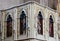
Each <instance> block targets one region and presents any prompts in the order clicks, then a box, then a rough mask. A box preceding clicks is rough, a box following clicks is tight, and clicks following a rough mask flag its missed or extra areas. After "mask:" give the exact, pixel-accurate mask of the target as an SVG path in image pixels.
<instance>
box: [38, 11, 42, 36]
mask: <svg viewBox="0 0 60 41" xmlns="http://www.w3.org/2000/svg"><path fill="white" fill-rule="evenodd" d="M37 19H38V22H37V28H38V34H41V35H43V16H42V14H41V12H39V14H38V17H37Z"/></svg>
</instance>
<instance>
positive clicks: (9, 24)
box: [6, 15, 12, 37]
mask: <svg viewBox="0 0 60 41" xmlns="http://www.w3.org/2000/svg"><path fill="white" fill-rule="evenodd" d="M6 34H7V37H10V36H12V17H11V15H8V16H7V33H6Z"/></svg>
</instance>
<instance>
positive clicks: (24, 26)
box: [20, 11, 26, 35]
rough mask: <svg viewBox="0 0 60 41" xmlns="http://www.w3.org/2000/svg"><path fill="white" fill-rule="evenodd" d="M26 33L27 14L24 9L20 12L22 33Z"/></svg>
mask: <svg viewBox="0 0 60 41" xmlns="http://www.w3.org/2000/svg"><path fill="white" fill-rule="evenodd" d="M23 33H26V14H25V12H24V11H22V12H21V14H20V34H21V35H22V34H23Z"/></svg>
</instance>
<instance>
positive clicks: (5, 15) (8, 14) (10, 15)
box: [5, 12, 13, 21]
mask: <svg viewBox="0 0 60 41" xmlns="http://www.w3.org/2000/svg"><path fill="white" fill-rule="evenodd" d="M9 15H10V16H11V17H12V19H13V16H12V13H9V12H7V14H6V15H5V21H7V17H8V16H9Z"/></svg>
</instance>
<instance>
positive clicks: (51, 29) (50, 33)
mask: <svg viewBox="0 0 60 41" xmlns="http://www.w3.org/2000/svg"><path fill="white" fill-rule="evenodd" d="M53 23H54V22H53V18H52V16H51V15H50V18H49V36H50V37H54V28H53V25H54V24H53Z"/></svg>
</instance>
